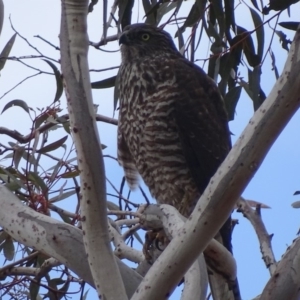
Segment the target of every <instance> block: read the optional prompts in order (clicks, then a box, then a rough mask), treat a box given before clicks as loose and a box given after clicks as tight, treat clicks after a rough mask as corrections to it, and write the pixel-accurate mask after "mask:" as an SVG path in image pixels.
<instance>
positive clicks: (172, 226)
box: [0, 0, 300, 299]
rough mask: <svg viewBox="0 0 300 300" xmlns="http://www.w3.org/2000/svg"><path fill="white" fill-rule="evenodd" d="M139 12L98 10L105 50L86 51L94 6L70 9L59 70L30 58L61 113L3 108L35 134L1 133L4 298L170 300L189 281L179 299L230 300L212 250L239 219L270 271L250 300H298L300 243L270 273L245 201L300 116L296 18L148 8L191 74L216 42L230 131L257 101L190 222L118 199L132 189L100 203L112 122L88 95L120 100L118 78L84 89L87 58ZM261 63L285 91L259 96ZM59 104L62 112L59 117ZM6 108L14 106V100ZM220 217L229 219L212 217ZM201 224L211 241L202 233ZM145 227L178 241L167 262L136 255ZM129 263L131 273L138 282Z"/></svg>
mask: <svg viewBox="0 0 300 300" xmlns="http://www.w3.org/2000/svg"><path fill="white" fill-rule="evenodd" d="M137 2H138V1H134V0H127V1H117V0H115V1H105V0H104V1H103V3H102V5H103V11H102V15H99V16H98V19H99V24H98V25H99V27H100V26H102V37H101V39H100V40H99V41H98V42H95V41H88V36H87V32H88V29H87V27H86V18H87V15H88V14H93V13H95V11H96V10H94V8H95V6H97V5H99V3H98V1H91V2H90V3H88V2H87V1H85V0H81V1H75V0H74V1H70V0H69V1H62V14H61V31H60V41H59V43H60V46H59V50H60V53H61V59H60V60H59V61H58V60H55V59H53V58H51V57H43V55H41V53H38V55H36V56H32V57H31V59H41V58H42V59H43V60H44V62H45V66H47V67H48V70H49V71H50V72H51V74H52V75H53V80H55V81H56V90H53V97H54V100H53V102H52V103H49V104H48V106H47V107H46V108H39V109H33V108H32V107H29V106H28V104H27V103H26V102H25V101H24V100H23V99H13V100H7V101H6V104H5V105H4V108H3V111H2V113H5V111H7V110H8V109H10V108H11V107H13V106H18V107H20V108H22V109H23V110H24V113H27V114H29V115H30V118H31V120H32V128H31V130H30V131H29V132H28V134H27V135H22V134H20V133H18V132H16V131H14V130H11V129H10V128H4V127H1V128H0V133H1V135H5V136H6V137H9V141H8V142H7V143H1V153H0V158H1V165H0V180H1V186H0V189H1V191H0V207H1V209H0V226H1V231H0V255H1V256H2V257H3V261H4V263H3V265H2V266H1V268H0V293H1V296H2V297H7V299H10V298H11V299H28V298H29V299H41V298H42V297H44V298H49V299H61V298H63V297H64V296H68V297H71V298H72V297H75V296H74V294H78V296H77V297H80V299H88V288H87V285H86V283H88V284H90V285H91V286H92V287H93V288H95V289H96V290H97V292H98V294H99V295H101V296H102V299H163V298H165V297H167V295H170V294H171V293H172V291H173V290H174V289H175V287H176V286H177V284H178V283H179V282H180V281H181V280H182V278H183V276H184V285H183V286H184V289H183V292H182V294H181V299H206V298H209V297H210V296H211V297H212V298H213V299H234V296H233V294H232V292H231V291H229V290H228V282H233V281H234V280H235V279H236V263H235V260H234V258H233V257H232V256H231V255H229V254H228V253H227V252H226V251H225V250H224V248H223V247H222V246H221V245H220V244H218V242H216V241H215V240H211V239H212V237H213V236H214V235H215V233H216V232H217V231H218V229H219V228H220V226H221V225H222V223H223V222H224V221H225V220H226V218H227V217H228V215H229V213H230V212H231V210H232V209H233V208H237V209H238V210H239V211H241V212H242V213H243V214H244V216H245V217H246V218H248V219H249V221H250V222H251V224H252V225H253V227H254V229H255V231H256V233H257V236H258V239H259V242H260V246H261V252H262V257H263V261H264V263H265V265H266V267H267V268H268V269H269V272H270V280H269V282H268V283H267V284H266V286H265V288H264V290H263V291H262V293H261V295H260V296H258V297H257V298H256V299H298V290H299V286H300V280H299V278H300V276H299V273H298V272H300V266H299V264H298V261H299V258H298V256H299V249H300V248H299V247H300V245H299V240H298V239H296V240H295V241H294V242H293V244H292V245H291V246H290V247H289V248H288V249H287V252H286V253H284V254H283V256H282V259H281V261H279V262H276V260H275V258H274V254H273V251H272V245H271V237H270V236H269V235H268V233H267V231H266V228H265V226H264V224H263V222H262V219H261V215H260V209H261V208H264V207H267V206H266V205H264V204H262V203H258V202H255V201H248V200H245V199H243V198H241V197H240V196H241V193H242V192H243V190H244V188H245V187H246V185H247V184H248V182H249V181H250V179H251V177H252V176H253V175H254V174H255V172H256V171H257V169H258V168H259V166H260V164H261V162H262V161H263V159H264V157H265V156H266V154H267V152H268V150H269V149H270V147H271V145H272V143H273V142H274V141H275V139H276V137H277V136H278V135H279V134H280V132H281V131H282V129H283V128H284V126H285V125H286V124H287V123H288V121H289V120H290V118H291V117H292V116H293V114H294V113H295V112H296V110H297V109H298V107H299V103H298V102H299V93H300V77H299V76H300V75H299V74H300V50H299V49H300V32H299V29H298V31H297V28H299V19H298V20H289V21H286V20H281V16H282V12H283V11H286V10H288V12H289V11H290V10H291V9H292V8H293V4H294V3H296V2H297V1H295V0H289V1H280V0H272V1H270V3H263V2H262V1H261V2H257V1H256V0H252V1H251V2H250V1H248V2H239V1H234V0H224V1H220V0H212V1H205V0H200V1H199V0H196V1H194V3H193V5H192V6H191V9H190V10H189V11H188V12H186V10H184V8H185V5H186V3H185V1H179V0H177V1H147V0H143V1H141V2H140V5H141V7H142V9H143V19H142V20H143V21H144V22H146V23H149V24H154V25H157V26H165V28H166V30H168V29H169V28H171V26H172V28H176V32H175V35H174V39H175V41H176V42H177V45H178V48H179V49H180V51H181V52H182V54H183V55H185V56H186V57H187V58H188V59H190V60H191V61H193V62H195V63H199V62H198V61H197V56H196V51H197V49H198V47H199V44H200V43H201V41H202V40H204V39H206V40H207V41H208V42H209V44H210V53H209V56H208V57H207V59H206V61H205V63H206V65H207V72H208V74H209V76H211V77H212V78H213V79H215V81H216V82H217V83H218V87H219V89H220V92H221V93H222V95H223V97H224V101H225V104H226V108H227V111H228V116H229V120H230V121H231V120H233V119H234V117H235V108H236V105H237V103H238V101H239V100H240V96H241V92H242V90H244V91H245V92H246V94H247V95H248V97H249V98H250V99H251V100H252V102H253V110H254V112H255V114H254V116H253V118H252V119H251V121H250V123H249V125H248V126H247V128H246V129H245V131H244V132H243V134H242V136H241V138H240V139H239V140H238V141H237V143H236V145H235V146H234V147H233V150H232V151H231V153H230V154H229V156H228V158H227V159H226V161H225V162H224V164H223V165H222V166H221V169H220V171H222V172H218V174H216V175H215V176H214V179H213V181H212V182H211V184H210V188H209V189H207V190H206V191H205V193H204V195H203V196H202V197H201V199H200V200H199V203H198V205H197V207H196V209H195V211H194V213H193V218H191V219H188V220H187V221H186V220H184V219H183V218H182V217H181V216H180V215H179V213H178V212H177V211H176V210H175V209H174V208H172V207H168V206H166V205H162V206H160V207H159V206H148V207H146V206H143V205H137V204H136V203H134V202H132V201H130V194H129V195H128V194H125V193H124V185H125V182H124V180H123V181H122V182H121V183H120V186H119V187H116V188H115V187H114V188H115V193H114V195H111V194H107V193H106V184H110V180H109V178H107V180H106V177H105V170H104V163H103V157H102V149H104V148H105V145H103V144H101V142H100V138H99V134H98V131H97V126H96V122H106V123H108V124H111V126H116V125H117V120H116V119H114V118H111V117H110V116H104V115H101V111H100V114H99V113H98V112H97V107H96V106H93V101H92V93H91V87H92V88H93V89H106V88H109V87H114V108H115V109H117V108H118V89H117V82H118V79H117V76H113V77H109V78H106V79H105V80H101V81H97V82H93V83H90V80H89V76H88V74H89V67H88V63H87V51H88V47H94V48H96V49H100V50H103V49H105V47H106V46H107V45H109V44H110V43H113V42H115V41H117V39H118V36H119V34H120V32H121V31H122V28H124V27H125V26H126V25H128V24H131V22H133V20H132V14H134V13H136V11H137V10H138V9H139V7H138V3H137ZM0 4H1V14H0V18H1V22H0V25H1V26H0V30H1V29H2V24H3V11H4V7H3V3H2V1H1V3H0ZM239 5H242V6H245V8H246V9H247V10H248V15H247V18H249V19H250V20H252V27H251V28H247V29H246V28H245V27H243V24H238V23H237V22H236V18H235V17H236V15H235V14H236V8H237V6H239ZM87 12H88V13H87ZM274 20H275V21H274ZM270 22H272V26H273V25H274V24H275V25H274V26H273V27H272V37H271V39H266V36H265V27H266V26H269V24H270ZM294 35H295V38H294V42H293V43H292V41H293V36H294ZM25 38H26V37H23V36H22V33H21V32H20V31H19V30H18V29H15V34H14V35H13V36H12V37H11V39H10V40H9V41H8V42H7V43H6V45H5V47H4V48H3V49H2V52H1V54H0V57H1V60H0V70H2V69H3V68H4V67H7V66H6V62H7V61H8V60H17V61H19V62H23V61H24V59H25V57H19V58H16V57H11V56H10V51H11V49H12V48H13V47H14V42H15V39H25ZM44 40H45V42H47V43H49V44H50V45H52V46H54V44H57V43H58V41H47V39H44ZM275 40H276V41H278V40H279V41H280V43H281V45H282V47H283V48H284V49H285V50H286V59H287V62H286V65H285V67H284V70H283V73H282V75H281V76H280V74H279V72H278V70H277V67H276V53H274V52H273V51H272V46H273V43H274V41H275ZM29 46H32V45H29ZM32 48H33V49H35V50H36V51H37V52H38V49H36V48H34V47H33V46H32ZM99 56H101V51H99ZM267 56H269V57H270V58H271V61H272V68H273V71H274V74H275V77H274V78H276V79H277V81H276V80H274V88H273V89H272V91H271V93H270V94H269V95H266V93H265V92H264V87H263V86H262V85H261V78H262V77H263V76H264V73H263V72H262V67H263V66H264V62H265V59H266V57H267ZM28 67H30V63H28ZM241 74H243V76H242V75H241ZM244 74H246V76H245V75H244ZM26 79H28V78H26ZM32 80H34V79H32ZM15 88H18V86H16V87H15ZM64 92H65V95H66V100H67V104H68V112H67V113H66V112H62V108H61V107H62V101H65V100H63V99H64V98H62V96H63V93H64ZM1 93H3V90H2V92H1ZM5 96H6V98H5V99H8V98H9V93H7V95H5ZM53 132H55V134H56V136H57V139H56V140H55V141H54V142H51V143H50V142H48V136H49V135H50V134H52V133H53ZM100 137H101V132H100ZM258 144H259V145H260V146H259V147H257V145H258ZM75 149H76V151H75ZM113 155H114V154H113V153H112V154H111V158H112V159H114V157H113ZM45 161H47V163H45ZM49 165H50V167H48V166H49ZM120 172H122V170H121V169H120ZM141 191H142V193H141V195H143V196H144V199H145V200H144V203H147V202H148V199H147V196H146V194H144V192H143V190H141ZM220 195H222V197H220ZM68 199H72V201H75V202H76V206H75V208H74V210H73V211H68V210H66V209H63V208H62V207H61V206H60V203H63V202H64V201H66V200H68ZM208 199H209V200H208ZM294 206H295V207H297V206H299V205H298V203H295V204H294ZM220 207H222V210H220V209H219V210H218V208H220ZM224 207H225V208H224ZM212 211H215V213H214V215H213V216H212V214H211V212H212ZM201 212H203V213H201ZM54 213H56V217H55V218H54V217H53V214H54ZM57 216H58V217H57ZM206 222H208V223H209V224H210V225H209V226H210V227H209V229H208V228H207V227H204V226H203V224H204V223H206ZM95 224H97V226H95ZM141 228H143V229H158V228H164V229H165V232H166V234H167V236H168V238H169V240H170V244H169V246H167V247H166V249H165V250H164V251H163V252H162V251H161V249H160V247H152V248H151V249H150V252H151V253H150V254H149V255H150V256H151V260H152V261H151V264H149V257H148V259H146V258H145V253H143V251H141V250H140V249H141V248H140V247H137V244H138V243H139V242H140V243H142V244H143V243H144V242H145V240H144V233H142V232H141V231H140V229H141ZM196 237H197V238H196ZM133 241H135V243H134V242H133ZM199 241H200V242H199ZM205 249H206V250H205ZM204 250H205V251H206V252H207V253H208V252H209V251H210V253H214V254H215V257H213V261H215V263H216V265H215V266H214V267H211V266H209V267H208V269H209V271H208V272H207V266H206V265H205V262H204V260H203V256H202V255H200V253H201V252H202V251H204ZM85 253H88V255H86V254H85ZM100 254H101V255H100ZM212 256H214V255H212ZM130 261H131V262H134V263H136V264H135V268H134V269H133V268H132V264H130V263H129V262H130ZM136 266H137V267H136ZM291 269H293V270H294V273H293V274H291V272H290V270H291ZM162 270H164V271H163V272H162ZM207 273H208V274H209V275H210V277H211V274H212V273H213V274H214V276H213V279H211V278H210V279H209V283H208V277H207ZM209 284H210V288H209V294H208V293H207V288H208V286H209ZM210 293H211V294H210ZM241 293H242V291H241ZM178 297H179V296H178ZM236 297H237V298H235V299H238V296H236ZM5 299H6V298H5Z"/></svg>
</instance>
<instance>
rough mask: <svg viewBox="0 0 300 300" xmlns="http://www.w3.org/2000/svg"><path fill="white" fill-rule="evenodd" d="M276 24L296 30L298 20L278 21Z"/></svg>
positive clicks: (298, 23) (299, 23)
mask: <svg viewBox="0 0 300 300" xmlns="http://www.w3.org/2000/svg"><path fill="white" fill-rule="evenodd" d="M278 25H280V26H281V27H283V28H286V29H289V30H294V31H297V29H298V27H299V25H300V22H280V23H278Z"/></svg>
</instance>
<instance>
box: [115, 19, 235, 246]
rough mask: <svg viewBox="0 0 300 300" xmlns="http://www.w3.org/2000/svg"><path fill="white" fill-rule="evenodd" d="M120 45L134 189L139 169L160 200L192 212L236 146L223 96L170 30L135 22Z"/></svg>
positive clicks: (121, 153)
mask: <svg viewBox="0 0 300 300" xmlns="http://www.w3.org/2000/svg"><path fill="white" fill-rule="evenodd" d="M144 38H145V39H146V38H147V40H144ZM120 43H121V44H122V46H121V53H122V64H121V67H120V71H119V83H120V114H119V128H118V159H119V161H120V164H121V165H122V166H123V167H124V171H125V176H126V179H127V181H128V183H129V185H130V187H131V188H134V186H135V185H136V183H137V180H138V174H137V172H138V173H139V174H140V175H141V176H142V178H143V179H144V181H145V183H146V185H147V186H148V187H149V190H150V192H151V194H152V196H153V197H154V198H155V199H156V200H157V201H158V202H159V203H167V204H171V205H173V206H175V207H176V208H177V209H178V210H179V211H180V212H181V213H182V214H183V215H185V216H188V215H190V213H191V212H192V210H193V208H194V207H195V204H196V202H197V200H198V199H199V197H200V196H201V194H202V193H203V191H204V190H205V188H206V186H207V185H208V183H209V180H210V179H211V177H212V176H213V175H214V174H215V172H216V171H217V169H218V167H219V166H220V164H221V163H222V161H223V160H224V158H225V157H226V155H227V153H228V152H229V149H230V147H231V144H230V133H229V129H228V122H227V115H226V111H225V107H224V103H223V99H222V97H221V95H220V93H219V92H218V89H217V86H216V84H215V83H214V81H213V80H212V79H210V78H209V77H208V76H207V75H206V74H205V73H204V71H203V70H202V69H201V68H199V67H197V66H196V65H194V64H192V63H191V62H189V61H188V60H186V59H185V58H184V57H183V56H182V55H181V54H180V53H179V52H178V51H177V49H176V47H175V45H174V43H173V40H172V38H171V37H170V35H169V34H168V33H166V32H165V31H162V30H160V29H158V28H154V27H152V26H150V25H145V24H135V25H131V26H129V27H126V28H125V30H124V33H123V34H122V36H121V38H120ZM230 227H231V226H230V220H229V221H228V222H227V223H226V224H225V225H224V227H223V230H221V235H222V238H223V242H224V245H225V246H226V247H227V249H228V250H230V251H231V228H230Z"/></svg>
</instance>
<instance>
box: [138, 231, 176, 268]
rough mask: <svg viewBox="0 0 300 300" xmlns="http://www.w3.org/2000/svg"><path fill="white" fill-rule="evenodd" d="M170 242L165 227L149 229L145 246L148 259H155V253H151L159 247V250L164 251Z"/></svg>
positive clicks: (144, 249)
mask: <svg viewBox="0 0 300 300" xmlns="http://www.w3.org/2000/svg"><path fill="white" fill-rule="evenodd" d="M169 242H170V241H169V239H168V238H167V236H166V233H165V232H164V230H163V229H160V230H149V231H147V232H146V235H145V243H144V246H143V253H144V255H145V258H146V260H147V261H149V262H151V261H152V260H153V255H152V254H151V253H152V252H153V250H156V249H158V250H159V251H163V250H164V249H165V248H166V247H167V245H168V244H169Z"/></svg>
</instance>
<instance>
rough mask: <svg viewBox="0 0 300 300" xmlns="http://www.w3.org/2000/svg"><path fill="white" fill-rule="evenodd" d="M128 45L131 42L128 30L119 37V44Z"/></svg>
mask: <svg viewBox="0 0 300 300" xmlns="http://www.w3.org/2000/svg"><path fill="white" fill-rule="evenodd" d="M121 44H123V45H128V44H129V38H128V36H127V34H126V32H123V33H122V35H121V36H120V38H119V45H121Z"/></svg>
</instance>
